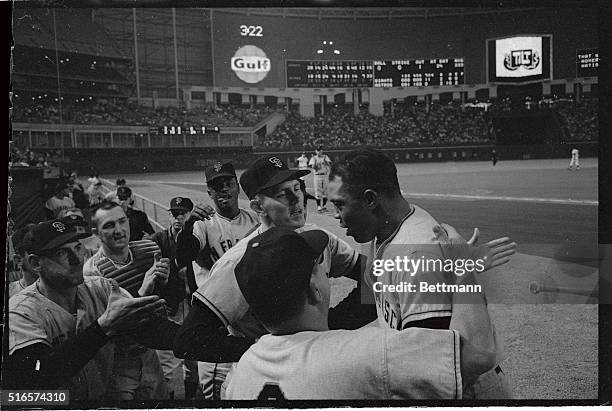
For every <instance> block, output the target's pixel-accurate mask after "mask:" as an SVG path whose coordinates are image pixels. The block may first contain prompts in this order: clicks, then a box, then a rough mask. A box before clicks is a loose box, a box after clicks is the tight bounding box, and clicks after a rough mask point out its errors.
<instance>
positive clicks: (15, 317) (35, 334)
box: [9, 277, 114, 400]
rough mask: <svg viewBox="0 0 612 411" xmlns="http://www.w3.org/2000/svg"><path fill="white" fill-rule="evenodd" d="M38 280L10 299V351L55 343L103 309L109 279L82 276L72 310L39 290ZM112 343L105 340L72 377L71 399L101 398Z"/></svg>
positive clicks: (107, 379)
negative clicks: (75, 306) (75, 305)
mask: <svg viewBox="0 0 612 411" xmlns="http://www.w3.org/2000/svg"><path fill="white" fill-rule="evenodd" d="M37 284H38V282H35V283H34V284H32V285H30V286H29V287H26V289H25V290H23V291H22V292H20V293H19V294H17V295H15V296H14V297H13V298H11V299H10V300H9V355H10V354H13V353H14V352H15V351H17V350H19V349H22V348H25V347H28V346H30V345H33V344H39V343H40V344H44V345H47V346H49V347H55V346H57V345H59V344H61V343H62V342H64V341H66V340H67V339H69V338H71V337H74V336H75V335H78V334H79V333H80V332H82V331H83V330H84V329H86V328H87V327H88V326H89V325H91V324H92V323H93V322H94V321H96V320H97V319H98V317H99V316H100V315H102V313H103V312H104V311H105V310H106V305H107V302H108V296H109V295H110V293H111V280H108V279H106V278H102V277H85V280H84V282H83V283H82V284H80V285H79V286H77V292H76V301H77V312H76V314H74V315H73V314H71V313H69V312H67V311H66V310H65V309H64V308H62V307H60V306H59V305H58V304H56V303H55V302H53V301H51V300H50V299H48V298H47V297H45V296H44V295H43V294H41V293H40V291H39V290H38V287H37ZM113 356H114V344H113V343H107V344H105V345H104V346H103V347H102V348H101V349H100V350H99V351H98V352H97V353H96V355H95V356H94V357H93V358H92V359H91V360H90V361H89V362H88V363H87V364H85V366H84V367H83V368H82V369H81V370H80V372H79V373H78V374H77V375H76V376H75V377H74V378H73V379H72V383H71V386H70V387H69V389H70V398H71V399H82V400H95V399H101V398H102V397H103V396H104V394H105V393H106V390H107V387H108V385H109V382H110V378H111V374H112V370H113V363H114V360H113Z"/></svg>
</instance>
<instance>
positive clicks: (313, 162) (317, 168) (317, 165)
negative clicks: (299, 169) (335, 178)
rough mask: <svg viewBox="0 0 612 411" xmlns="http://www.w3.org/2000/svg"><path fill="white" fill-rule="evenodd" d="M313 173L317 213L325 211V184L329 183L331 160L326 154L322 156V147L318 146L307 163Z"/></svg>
mask: <svg viewBox="0 0 612 411" xmlns="http://www.w3.org/2000/svg"><path fill="white" fill-rule="evenodd" d="M308 165H309V166H310V168H312V169H313V171H314V177H313V179H314V186H315V197H316V199H317V211H324V210H327V207H326V204H327V183H328V182H329V170H330V167H331V160H330V158H329V157H328V156H327V154H323V146H318V147H317V150H316V151H315V155H314V156H312V157H311V158H310V161H309V162H308Z"/></svg>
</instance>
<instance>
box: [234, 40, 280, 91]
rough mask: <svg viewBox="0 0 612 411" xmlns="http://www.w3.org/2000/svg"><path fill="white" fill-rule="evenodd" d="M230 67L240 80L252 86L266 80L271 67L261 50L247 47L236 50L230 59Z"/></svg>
mask: <svg viewBox="0 0 612 411" xmlns="http://www.w3.org/2000/svg"><path fill="white" fill-rule="evenodd" d="M231 67H232V70H233V71H234V73H236V76H238V78H239V79H240V80H242V81H244V82H245V83H249V84H254V83H259V82H260V81H262V80H263V79H264V78H266V76H267V75H268V73H269V72H270V67H271V65H270V59H269V58H268V57H267V56H266V53H264V52H263V50H262V49H260V48H259V47H255V46H250V45H248V46H242V47H240V48H239V49H238V50H236V53H234V57H232V59H231Z"/></svg>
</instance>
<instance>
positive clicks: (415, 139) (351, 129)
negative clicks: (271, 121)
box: [260, 103, 491, 149]
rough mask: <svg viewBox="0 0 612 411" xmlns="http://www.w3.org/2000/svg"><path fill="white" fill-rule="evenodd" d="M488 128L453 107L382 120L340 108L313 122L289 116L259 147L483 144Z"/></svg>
mask: <svg viewBox="0 0 612 411" xmlns="http://www.w3.org/2000/svg"><path fill="white" fill-rule="evenodd" d="M490 129H491V123H490V120H489V119H488V117H487V116H486V113H485V112H484V111H483V110H480V109H474V108H465V107H461V106H460V105H458V104H452V103H451V104H448V105H441V104H438V103H433V104H431V105H430V107H429V108H427V107H426V105H425V104H424V103H421V104H415V105H413V106H409V105H406V104H396V105H394V106H393V108H392V109H391V107H390V106H387V107H386V108H385V111H384V115H383V116H374V115H372V114H370V113H368V112H367V110H364V109H362V110H360V112H359V114H358V115H353V113H352V111H350V110H347V109H345V108H342V107H330V108H329V109H328V110H327V111H326V112H325V114H324V115H319V116H316V117H315V118H314V119H308V118H302V117H300V116H299V115H298V114H295V113H291V114H289V116H288V117H287V120H286V121H285V122H284V123H283V124H281V125H280V126H279V127H278V129H277V130H276V131H275V132H274V133H273V134H271V135H269V136H266V137H265V139H264V140H263V141H261V142H260V145H262V146H263V147H266V148H271V149H287V148H297V149H301V147H303V146H308V147H312V146H315V145H316V144H317V143H318V141H319V140H320V139H321V138H322V136H324V140H325V144H326V145H327V146H329V147H332V148H340V147H355V146H362V145H369V146H375V147H397V146H419V145H432V144H434V145H440V144H464V143H486V142H488V141H490V134H489V130H490Z"/></svg>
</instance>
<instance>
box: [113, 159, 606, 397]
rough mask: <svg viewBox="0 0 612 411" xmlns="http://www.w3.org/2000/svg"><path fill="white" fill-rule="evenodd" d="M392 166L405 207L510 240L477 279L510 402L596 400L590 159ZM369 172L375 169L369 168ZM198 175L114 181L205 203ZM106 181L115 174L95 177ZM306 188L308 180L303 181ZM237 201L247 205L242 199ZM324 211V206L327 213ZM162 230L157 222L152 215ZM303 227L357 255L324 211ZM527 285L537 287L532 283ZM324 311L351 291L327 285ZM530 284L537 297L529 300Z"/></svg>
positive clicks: (466, 231)
mask: <svg viewBox="0 0 612 411" xmlns="http://www.w3.org/2000/svg"><path fill="white" fill-rule="evenodd" d="M568 162H569V160H565V159H563V160H537V161H536V160H525V161H506V162H504V161H501V162H499V163H498V164H497V165H496V166H495V167H493V166H492V164H491V163H490V162H457V163H424V164H399V165H398V174H399V181H400V185H401V188H402V190H403V192H404V194H405V196H406V198H408V199H409V200H410V201H411V202H413V203H415V204H417V205H419V206H421V207H422V208H424V209H426V210H428V211H429V212H430V213H431V214H432V215H433V216H434V218H436V219H437V220H438V221H439V222H445V223H448V224H451V225H453V226H454V227H455V228H457V230H458V231H459V232H460V233H461V234H462V235H463V236H464V237H466V238H469V237H470V236H471V233H472V230H473V228H474V227H478V228H479V229H480V232H481V236H480V242H486V241H489V240H492V239H494V238H498V237H502V236H509V237H511V238H512V239H513V240H514V241H516V242H517V243H518V253H517V254H516V255H515V256H514V257H513V259H512V261H511V262H510V263H508V264H506V265H504V266H502V267H499V268H495V269H492V270H490V271H487V272H485V273H483V274H481V275H480V277H479V279H480V281H481V283H482V284H483V286H484V289H485V290H486V294H487V299H488V301H489V309H490V313H491V316H492V318H493V321H494V324H495V327H496V329H497V331H498V334H499V336H500V338H501V340H502V341H503V344H504V346H505V353H506V355H507V359H506V361H505V362H504V363H503V367H504V369H505V371H506V372H507V374H508V375H509V377H510V378H511V380H512V383H513V386H514V392H515V396H516V398H518V399H595V398H597V393H598V306H597V302H598V301H597V293H596V291H597V290H596V287H597V281H598V274H599V273H598V260H597V255H598V254H597V251H598V248H597V247H598V243H597V204H598V202H597V200H598V198H597V193H598V181H597V167H598V163H597V159H596V158H585V159H581V169H580V171H575V170H572V171H570V170H568V169H567V164H568ZM373 172H375V170H373ZM203 175H204V173H203V172H202V171H194V172H176V173H148V174H134V175H122V176H121V177H124V178H126V180H127V183H128V185H129V186H130V187H131V188H132V189H133V191H134V192H135V193H137V194H140V195H143V196H145V197H147V198H149V199H151V200H154V201H156V202H159V203H161V204H164V205H168V203H169V201H170V198H172V197H174V196H178V195H181V196H188V197H190V198H191V199H192V200H194V202H197V201H203V202H206V203H210V199H209V198H208V195H207V194H206V190H205V186H204V182H203V181H204V179H203ZM102 177H104V178H107V179H109V180H111V181H114V179H115V178H116V177H119V176H118V175H105V176H102ZM307 186H308V188H309V191H310V192H313V189H312V178H311V177H307ZM240 204H241V206H242V207H246V206H247V201H246V197H245V196H244V194H241V197H240ZM328 208H329V209H330V210H331V207H328ZM158 220H159V222H160V223H162V224H166V223H167V221H166V220H167V219H166V215H164V214H163V213H162V214H160V215H158ZM308 221H309V222H311V223H315V224H317V225H319V226H321V227H324V228H326V229H328V230H330V231H332V232H334V233H335V234H337V235H339V236H341V237H342V238H345V239H347V241H349V243H351V244H352V245H354V246H356V247H357V249H360V246H359V245H357V244H356V243H355V242H354V241H353V240H352V238H346V236H345V233H344V232H345V230H344V229H341V228H340V227H339V226H338V223H337V220H335V219H334V218H333V213H332V212H331V211H330V212H327V213H317V212H316V206H315V204H314V202H313V201H312V202H310V204H309V206H308ZM534 283H536V284H535V285H534ZM333 285H334V287H333V295H332V304H337V302H338V301H340V300H341V299H342V298H343V297H344V296H345V295H346V294H348V292H349V291H350V290H351V288H352V287H354V283H353V282H352V281H351V280H342V279H341V280H336V281H335V282H334V284H333ZM530 287H531V288H532V289H535V288H534V287H537V289H538V290H540V292H538V293H537V294H534V293H533V292H532V291H530Z"/></svg>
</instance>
